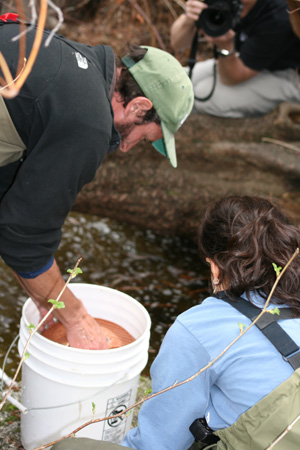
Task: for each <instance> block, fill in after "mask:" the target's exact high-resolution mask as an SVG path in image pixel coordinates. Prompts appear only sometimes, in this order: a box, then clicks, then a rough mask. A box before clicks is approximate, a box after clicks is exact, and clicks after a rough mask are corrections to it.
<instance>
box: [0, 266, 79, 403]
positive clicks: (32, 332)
mask: <svg viewBox="0 0 300 450" xmlns="http://www.w3.org/2000/svg"><path fill="white" fill-rule="evenodd" d="M81 259H82V258H79V259H78V261H77V263H76V264H75V266H74V269H73V270H71V273H70V275H69V277H68V279H67V281H66V283H65V285H64V287H63V288H62V290H61V291H60V293H59V295H58V297H57V299H56V300H49V302H50V303H52V307H51V308H50V309H49V311H48V312H47V314H45V316H44V317H43V319H42V320H41V321H40V322H39V324H38V325H37V326H36V327H34V326H33V325H32V324H30V325H29V327H28V328H29V333H30V334H29V338H28V340H27V342H26V344H25V346H24V349H23V353H22V356H21V359H20V362H19V365H18V367H17V370H16V372H15V375H14V377H13V379H12V381H11V383H10V385H9V387H8V389H7V390H6V393H5V395H4V397H3V399H2V402H1V403H0V411H1V409H2V408H3V405H4V404H5V402H6V399H7V396H8V394H9V393H10V391H11V390H12V388H13V386H14V384H15V381H16V379H17V376H18V374H19V372H20V370H21V367H22V364H23V362H24V361H25V360H26V359H27V358H28V356H29V354H28V353H27V349H28V346H29V344H30V341H31V339H32V338H33V336H34V335H35V333H36V332H37V331H38V330H39V328H40V327H41V326H42V325H43V323H44V322H45V321H46V320H47V319H48V317H49V316H50V314H51V313H52V312H53V311H54V309H60V308H64V307H65V305H64V303H63V302H60V301H59V300H60V298H61V296H62V295H63V293H64V291H65V289H66V287H67V286H68V284H69V283H70V281H71V280H72V279H73V278H74V277H75V276H76V275H77V273H78V265H79V263H80V261H81ZM79 270H80V269H79Z"/></svg>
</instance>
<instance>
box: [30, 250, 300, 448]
mask: <svg viewBox="0 0 300 450" xmlns="http://www.w3.org/2000/svg"><path fill="white" fill-rule="evenodd" d="M298 254H299V248H297V249H296V251H295V252H294V254H293V255H292V257H291V258H290V260H289V261H288V263H287V264H286V265H285V267H284V268H283V269H282V270H281V268H278V267H277V266H276V267H274V270H275V272H276V280H275V282H274V284H273V286H272V289H271V291H270V293H269V296H268V298H267V300H266V302H265V305H264V307H263V309H262V310H261V312H260V314H259V315H258V316H257V317H256V319H255V320H253V322H252V323H251V324H250V325H249V326H248V327H247V328H245V329H244V325H242V324H240V325H239V326H240V334H239V335H238V336H237V337H236V338H235V339H234V340H233V341H232V342H231V343H230V344H229V345H228V346H227V347H226V348H225V349H224V350H223V351H222V352H221V353H220V354H219V355H218V356H216V358H214V359H213V360H212V361H210V362H209V363H208V364H207V365H206V366H205V367H202V368H201V369H200V370H198V372H196V373H195V374H194V375H192V376H191V377H189V378H187V379H186V380H183V381H180V382H179V383H178V382H177V381H175V383H174V384H173V385H172V386H169V387H167V388H165V389H162V390H161V391H159V392H156V393H154V394H152V395H150V396H149V397H145V398H143V399H141V400H140V401H138V402H136V403H135V404H134V405H132V406H129V407H128V408H126V409H125V410H123V411H122V412H120V413H118V414H115V415H113V416H109V417H104V418H101V419H95V418H94V419H91V420H90V421H88V422H86V423H85V424H83V425H81V426H79V427H78V428H76V430H74V431H72V432H71V433H69V434H68V435H66V436H63V437H62V438H60V439H57V440H56V441H53V442H50V443H48V444H45V445H43V446H41V447H37V448H35V449H33V450H43V449H44V448H47V447H51V446H52V445H54V444H56V443H57V442H60V441H63V440H65V439H67V438H69V437H73V436H74V435H75V434H76V433H78V432H79V431H80V430H82V429H83V428H85V427H87V426H88V425H91V424H93V423H98V422H103V421H105V420H110V419H114V418H117V417H121V416H124V415H125V414H126V413H128V411H130V410H131V409H133V408H135V407H136V406H139V405H141V404H143V403H144V402H146V401H147V400H150V399H152V398H154V397H157V396H158V395H161V394H163V393H164V392H168V391H170V390H172V389H174V388H175V387H178V386H182V385H183V384H186V383H188V382H190V381H192V380H194V379H195V378H197V377H198V376H199V375H200V374H201V373H203V372H204V371H205V370H207V369H209V368H210V367H211V366H212V365H213V364H215V362H216V361H218V359H220V358H221V357H222V356H223V355H224V354H225V353H226V352H227V351H228V350H229V349H230V348H231V347H232V346H233V345H234V344H235V343H236V342H237V341H238V340H239V339H240V338H241V337H242V336H243V335H244V334H245V333H247V332H248V331H249V330H250V328H252V327H253V326H254V325H255V324H256V322H257V321H258V320H259V319H260V318H261V316H262V315H263V314H264V313H265V312H266V310H267V307H268V305H269V303H270V300H271V298H272V296H273V293H274V291H275V289H276V287H277V285H278V283H279V281H280V279H281V277H282V276H283V274H284V272H285V271H286V269H287V268H288V266H289V265H290V264H291V263H292V261H293V260H294V259H295V258H296V256H297V255H298ZM276 269H277V270H276ZM288 428H289V427H288ZM267 450H269V449H267Z"/></svg>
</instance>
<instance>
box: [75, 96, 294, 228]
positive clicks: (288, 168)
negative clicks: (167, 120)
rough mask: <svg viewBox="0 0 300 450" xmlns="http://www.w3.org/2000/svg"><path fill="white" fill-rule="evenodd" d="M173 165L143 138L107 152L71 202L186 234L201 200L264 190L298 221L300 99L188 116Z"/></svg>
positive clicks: (197, 217)
mask: <svg viewBox="0 0 300 450" xmlns="http://www.w3.org/2000/svg"><path fill="white" fill-rule="evenodd" d="M176 146H177V155H178V168H177V169H173V168H172V166H171V165H170V163H169V162H168V160H167V159H166V158H163V157H162V156H161V155H160V154H159V153H158V152H156V151H155V150H154V149H153V148H152V147H151V145H149V144H147V145H146V144H143V143H142V144H140V145H138V146H137V147H135V148H134V149H132V150H131V151H130V152H129V153H128V154H123V153H121V152H120V151H117V152H115V153H114V154H111V155H109V156H108V157H107V158H106V160H105V161H104V163H103V164H102V166H101V167H100V169H99V171H98V172H97V174H96V177H95V179H94V181H93V182H92V183H90V184H89V185H87V186H86V187H85V188H84V189H83V191H82V192H81V193H80V194H79V196H78V199H77V201H76V204H75V206H74V209H75V210H77V211H80V212H84V213H89V214H95V215H99V216H102V217H110V218H113V219H116V220H118V221H126V222H129V223H133V224H136V225H138V226H141V227H146V228H150V229H153V230H155V231H157V232H159V233H163V234H172V235H183V236H190V237H191V236H192V235H193V234H194V233H195V230H196V228H197V226H198V224H199V220H200V218H201V214H202V212H201V211H202V209H203V207H205V205H207V203H208V202H210V201H214V200H215V199H217V198H219V197H221V196H224V195H228V194H232V193H238V194H242V195H258V196H266V197H268V198H270V199H271V200H273V201H275V202H277V203H278V204H279V206H281V207H282V208H283V210H285V211H286V212H287V213H288V214H289V215H291V216H292V218H293V219H295V220H296V221H300V200H299V191H300V164H299V160H300V105H290V104H282V105H280V107H279V108H277V109H276V110H274V111H273V112H271V113H269V114H267V115H266V116H263V117H256V118H248V119H224V118H217V117H211V116H205V115H200V114H193V115H191V116H190V117H189V119H188V120H187V121H186V123H185V124H184V125H183V127H182V128H181V129H180V130H179V131H178V133H177V134H176Z"/></svg>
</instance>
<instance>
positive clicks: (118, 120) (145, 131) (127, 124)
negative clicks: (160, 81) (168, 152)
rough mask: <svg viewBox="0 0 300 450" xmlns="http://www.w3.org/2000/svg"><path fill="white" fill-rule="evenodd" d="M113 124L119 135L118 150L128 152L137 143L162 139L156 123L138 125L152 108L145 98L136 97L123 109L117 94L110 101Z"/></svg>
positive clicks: (159, 128)
mask: <svg viewBox="0 0 300 450" xmlns="http://www.w3.org/2000/svg"><path fill="white" fill-rule="evenodd" d="M112 107H113V110H114V122H115V126H116V128H117V130H118V131H119V133H120V135H121V139H122V142H121V145H120V150H121V151H122V152H128V151H129V150H130V149H131V148H132V147H134V146H135V145H136V144H138V142H140V141H142V140H145V141H150V142H154V141H157V140H158V139H161V138H162V137H163V134H162V131H161V127H160V125H158V124H157V123H154V122H151V123H144V124H142V125H139V124H140V122H141V121H142V117H143V115H144V114H145V112H146V111H148V110H149V109H151V108H152V103H151V101H150V100H149V99H147V98H146V97H136V98H134V99H133V100H131V101H130V102H129V103H128V105H127V106H126V107H124V105H123V102H122V99H121V98H120V95H119V94H118V93H115V94H114V97H113V99H112Z"/></svg>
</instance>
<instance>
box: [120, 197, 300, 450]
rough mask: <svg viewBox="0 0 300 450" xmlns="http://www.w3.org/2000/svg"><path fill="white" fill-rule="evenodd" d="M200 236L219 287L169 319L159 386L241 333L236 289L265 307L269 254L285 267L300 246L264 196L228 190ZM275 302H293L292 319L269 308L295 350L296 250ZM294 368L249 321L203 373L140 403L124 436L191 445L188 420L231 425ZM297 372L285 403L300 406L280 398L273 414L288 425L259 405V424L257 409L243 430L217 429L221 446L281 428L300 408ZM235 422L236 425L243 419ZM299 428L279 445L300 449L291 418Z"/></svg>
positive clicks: (298, 304) (299, 285)
mask: <svg viewBox="0 0 300 450" xmlns="http://www.w3.org/2000/svg"><path fill="white" fill-rule="evenodd" d="M199 244H200V252H201V255H202V256H203V257H204V258H205V259H206V261H207V262H208V263H209V264H210V269H211V278H212V284H213V287H214V291H215V293H218V294H219V295H220V298H216V297H214V296H211V297H208V298H206V299H205V300H204V301H203V302H202V303H201V304H199V305H197V306H195V307H193V308H191V309H189V310H187V311H186V312H184V313H183V314H181V315H180V316H179V317H178V318H177V320H176V321H175V323H174V324H173V325H172V327H171V328H170V330H169V331H168V333H167V334H166V336H165V339H164V341H163V343H162V346H161V349H160V351H159V354H158V356H157V358H156V359H155V361H154V363H153V365H152V367H151V378H152V387H153V392H158V391H160V390H163V389H165V388H167V387H168V386H172V385H173V384H174V383H175V382H180V381H183V380H186V379H188V378H189V377H191V376H192V375H193V374H195V373H197V372H198V371H199V369H201V368H202V367H205V366H206V365H207V364H209V363H210V362H211V361H213V360H214V359H215V358H216V357H217V356H218V355H220V354H221V353H222V351H223V350H224V349H225V348H226V347H227V346H228V345H229V344H230V343H231V342H232V341H233V340H234V339H235V338H236V337H237V336H238V335H239V333H240V327H241V326H242V328H244V326H248V325H249V324H251V320H250V319H248V318H247V317H246V316H245V315H244V314H242V313H241V312H240V311H238V310H237V309H236V307H233V305H234V304H235V303H238V302H237V301H236V299H237V298H238V297H237V296H242V300H240V302H242V303H245V304H246V305H250V307H251V304H252V305H255V306H253V308H254V310H255V313H256V315H258V314H259V312H260V309H259V308H263V306H264V304H265V302H266V299H267V297H268V295H269V293H270V291H271V288H272V286H273V284H274V282H275V280H276V273H275V271H274V266H273V263H274V264H276V265H277V266H281V267H284V266H285V264H286V263H287V262H288V261H289V259H290V258H291V257H292V255H293V254H294V252H295V250H296V249H297V248H298V247H299V246H300V231H299V229H298V228H297V227H296V226H293V225H292V224H291V223H290V222H289V220H288V219H287V218H286V217H285V216H284V215H283V214H282V213H281V212H280V211H279V210H278V209H277V208H275V207H274V206H273V205H272V204H271V203H270V202H269V201H268V200H265V199H262V198H253V197H239V196H230V197H227V198H224V199H221V200H219V201H217V202H216V203H215V204H213V205H212V206H211V207H209V208H208V209H207V211H206V213H205V216H204V219H203V221H202V224H201V226H200V230H199ZM224 294H228V296H229V297H230V298H231V299H232V300H230V299H228V297H226V299H227V301H224V298H223V297H224V296H225V295H224ZM271 302H272V303H271V304H270V305H269V306H268V309H269V310H272V312H274V308H276V307H277V308H280V309H279V311H282V310H283V309H287V308H286V307H287V306H288V307H290V308H292V311H290V316H291V317H293V318H292V319H289V320H280V315H279V316H278V315H276V314H274V315H273V314H268V313H265V314H264V315H265V316H267V318H270V320H271V322H272V320H273V318H274V317H275V316H277V317H278V318H279V321H278V323H279V324H280V329H281V330H282V329H283V330H284V331H285V332H286V333H287V335H288V337H290V338H291V339H292V340H293V341H295V342H296V347H297V348H298V350H299V345H300V262H299V257H296V258H295V259H294V260H293V262H292V263H291V264H290V266H289V267H288V269H287V270H286V272H285V273H284V274H283V276H282V278H281V280H280V281H279V284H278V286H277V288H276V290H275V293H274V296H273V297H272V299H271ZM281 314H283V313H281ZM274 320H275V322H276V319H274ZM280 340H281V337H280ZM298 356H299V352H298ZM298 363H300V359H299V360H298ZM299 366H300V364H299ZM298 372H299V370H298V371H297V373H298ZM293 373H296V372H294V368H293V367H292V366H291V364H290V363H289V362H287V361H285V360H284V359H283V357H282V355H281V354H280V353H279V351H278V350H277V349H276V348H275V346H274V345H273V344H272V343H271V342H270V340H269V339H268V338H266V337H265V336H264V335H263V333H262V331H260V329H258V327H256V326H253V327H252V328H251V329H250V330H249V331H247V332H246V333H245V335H244V336H242V337H241V338H240V339H239V340H238V341H237V342H236V343H235V344H234V345H233V346H232V347H231V348H230V349H229V350H228V351H227V352H226V353H224V354H223V355H222V356H221V357H220V358H219V359H218V360H217V361H216V362H215V363H214V364H213V365H211V367H209V368H208V369H207V370H205V371H204V372H203V373H202V374H200V375H199V376H197V377H195V378H194V379H193V380H191V381H188V382H187V383H185V384H183V385H181V386H178V387H175V388H174V389H172V390H170V391H168V392H165V393H163V394H160V395H158V396H157V397H154V398H153V399H150V400H149V401H147V402H146V403H144V405H143V406H142V408H141V411H140V413H139V426H138V428H135V429H133V430H131V431H129V433H128V434H127V436H126V437H125V441H124V442H123V444H124V445H127V446H129V447H132V448H135V449H139V450H167V449H170V450H171V449H172V450H185V449H188V448H189V447H190V446H191V445H192V443H193V441H194V437H193V434H192V432H191V431H190V429H189V428H190V426H191V425H192V424H193V423H194V425H195V426H196V435H197V433H198V431H199V429H198V428H197V426H198V425H199V421H197V419H198V418H204V417H205V418H206V421H207V423H208V425H209V427H210V428H211V429H212V430H220V429H225V430H226V429H228V427H230V426H231V425H232V424H235V422H236V421H237V419H238V418H239V417H240V416H241V415H243V416H242V417H244V416H245V414H243V413H245V412H246V411H248V410H249V411H250V412H251V413H253V415H255V417H256V416H257V412H256V410H253V408H252V407H253V405H255V404H258V405H260V404H261V402H260V400H261V399H263V398H265V397H266V396H267V397H266V398H268V394H269V393H271V392H272V391H274V390H275V389H276V388H277V387H278V386H279V385H281V384H282V383H283V382H284V381H285V380H287V379H289V378H290V377H291V375H292V374H293ZM297 380H298V381H297V383H298V385H297V386H298V387H297V386H296V387H295V390H296V391H297V392H298V397H297V400H296V397H293V394H292V391H290V395H291V396H292V397H290V395H285V397H287V402H288V404H289V402H290V403H291V404H292V403H293V401H294V402H295V400H296V403H294V404H295V405H297V406H296V409H297V414H296V415H295V416H294V417H292V418H291V417H289V411H288V410H287V409H288V408H286V405H285V404H284V405H281V406H282V407H283V417H282V413H281V414H280V411H279V412H278V411H276V414H275V415H276V417H277V418H278V420H279V426H280V427H281V426H282V428H280V427H279V429H278V428H277V423H276V420H275V419H274V414H273V415H272V414H271V411H270V408H268V407H267V408H266V407H265V409H266V410H267V413H266V414H265V415H264V413H261V411H259V413H261V415H260V417H258V418H257V420H260V421H261V422H262V423H261V425H260V426H261V430H260V431H259V430H257V427H255V426H254V425H255V424H254V419H253V417H252V416H251V418H250V419H249V418H248V423H250V425H251V427H252V428H251V429H250V430H249V429H248V430H246V431H245V430H244V429H243V431H242V432H241V433H238V432H236V430H234V433H235V435H234V437H232V434H231V435H230V437H229V438H228V435H226V433H225V435H224V433H223V435H222V434H221V432H218V433H220V434H219V437H221V440H222V441H220V442H219V444H218V445H220V446H218V448H220V449H222V450H223V449H227V448H228V449H230V450H233V449H235V450H242V449H245V450H246V449H247V450H249V449H251V450H254V449H257V450H261V449H265V448H267V447H268V445H269V444H270V443H271V442H272V441H273V440H274V439H275V438H276V437H277V436H278V435H279V434H280V433H281V431H283V430H284V426H285V425H284V421H285V420H287V424H286V425H288V424H289V423H290V422H289V420H292V419H294V418H295V417H296V416H297V415H298V414H299V412H300V411H299V404H300V403H299V391H300V376H299V373H298V379H297ZM274 392H275V391H274ZM284 392H287V391H286V390H285V391H284ZM258 402H259V403H258ZM274 404H275V402H274ZM276 404H277V403H276ZM255 406H256V405H255ZM279 410H280V408H279ZM249 411H248V413H249ZM273 412H274V408H273ZM248 413H246V414H248ZM269 416H272V417H271V419H272V420H271V423H268V417H269ZM246 418H247V417H246ZM237 424H238V426H240V424H239V422H237ZM235 426H236V424H235V425H233V427H235ZM268 427H269V428H270V430H269V429H268ZM258 428H259V427H258ZM192 430H193V431H194V430H195V428H192ZM231 430H232V427H230V431H231ZM200 431H201V430H200ZM293 432H294V433H298V434H297V436H296V438H295V434H293V433H291V434H288V435H287V436H286V437H285V438H284V439H283V440H282V443H283V444H282V445H283V447H281V446H280V444H279V445H278V447H277V448H279V449H280V448H281V449H284V450H286V449H289V450H292V449H295V450H296V448H299V442H300V427H299V426H298V428H297V427H295V428H294V429H293ZM234 433H233V434H234ZM264 439H265V440H266V442H264ZM242 440H243V441H242ZM221 442H222V444H220V443H221ZM262 442H263V443H262ZM216 445H217V444H216ZM221 445H222V446H221Z"/></svg>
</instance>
